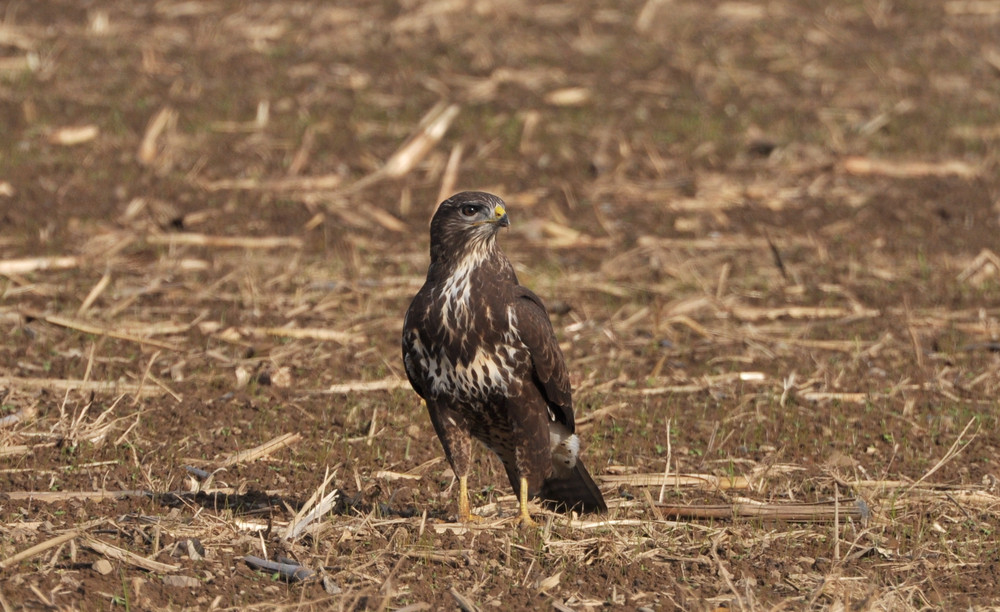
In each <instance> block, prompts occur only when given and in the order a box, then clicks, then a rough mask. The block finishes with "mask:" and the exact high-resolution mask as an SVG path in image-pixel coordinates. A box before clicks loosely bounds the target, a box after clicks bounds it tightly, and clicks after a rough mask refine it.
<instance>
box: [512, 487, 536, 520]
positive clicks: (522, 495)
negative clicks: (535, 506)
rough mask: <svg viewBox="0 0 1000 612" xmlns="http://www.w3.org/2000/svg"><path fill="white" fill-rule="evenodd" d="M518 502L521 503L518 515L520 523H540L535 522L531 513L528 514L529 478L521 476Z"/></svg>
mask: <svg viewBox="0 0 1000 612" xmlns="http://www.w3.org/2000/svg"><path fill="white" fill-rule="evenodd" d="M517 497H518V502H519V505H520V509H521V512H520V514H519V515H518V517H517V522H518V523H520V525H521V526H522V527H537V526H538V523H536V522H535V520H534V519H533V518H531V515H530V514H528V479H527V478H525V477H524V476H521V488H520V491H518V495H517Z"/></svg>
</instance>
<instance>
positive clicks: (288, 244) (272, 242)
mask: <svg viewBox="0 0 1000 612" xmlns="http://www.w3.org/2000/svg"><path fill="white" fill-rule="evenodd" d="M146 242H148V243H149V244H164V245H170V246H177V245H185V246H206V247H218V248H237V249H285V248H291V249H300V248H302V244H303V243H302V239H301V238H295V237H293V236H208V235H206V234H193V233H177V234H163V235H150V236H147V237H146Z"/></svg>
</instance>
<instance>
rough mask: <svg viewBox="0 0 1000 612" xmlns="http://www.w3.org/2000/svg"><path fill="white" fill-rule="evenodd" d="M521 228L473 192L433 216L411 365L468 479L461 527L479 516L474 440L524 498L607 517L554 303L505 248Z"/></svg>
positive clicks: (462, 486)
mask: <svg viewBox="0 0 1000 612" xmlns="http://www.w3.org/2000/svg"><path fill="white" fill-rule="evenodd" d="M509 224H510V222H509V220H508V217H507V212H506V210H505V208H504V203H503V201H502V200H501V199H500V198H498V197H497V196H495V195H492V194H489V193H481V192H473V191H467V192H463V193H459V194H457V195H454V196H452V197H451V198H448V199H447V200H445V201H444V202H442V203H441V204H440V206H438V209H437V211H436V212H435V213H434V217H433V219H432V220H431V263H430V267H429V269H428V271H427V280H426V282H425V283H424V285H423V287H421V289H420V291H419V292H418V293H417V295H416V296H415V297H414V298H413V302H412V303H411V304H410V307H409V309H408V310H407V311H406V318H405V320H404V322H403V362H404V364H405V366H406V375H407V377H408V378H409V379H410V384H411V385H413V388H414V390H416V392H417V393H418V394H419V395H420V396H421V397H422V398H423V399H424V401H425V402H426V404H427V410H428V412H429V413H430V417H431V423H432V424H433V425H434V430H435V431H436V432H437V435H438V438H439V439H440V440H441V445H442V446H443V447H444V453H445V456H446V457H447V458H448V461H449V462H450V463H451V467H452V470H453V471H454V473H455V475H456V476H457V477H458V479H459V498H458V520H459V521H461V522H469V521H472V520H475V519H476V518H477V517H475V516H473V515H472V514H471V512H470V511H469V489H468V471H469V460H470V455H471V451H472V438H475V439H477V440H479V441H480V442H482V443H483V444H485V445H486V447H487V448H489V449H490V450H492V451H493V452H494V453H496V454H497V455H498V456H499V457H500V460H501V462H503V466H504V469H505V470H506V471H507V478H508V479H509V480H510V484H511V487H513V489H514V492H515V493H516V494H517V497H518V501H519V505H520V514H519V521H520V522H521V523H522V524H525V525H531V524H534V522H533V521H532V519H531V516H530V514H529V513H528V499H529V498H531V497H537V498H540V499H541V501H542V502H543V503H544V504H546V505H547V506H549V507H552V508H554V509H557V510H562V511H568V510H576V511H583V512H606V511H607V506H606V505H605V503H604V498H603V497H602V496H601V491H600V489H598V488H597V485H596V484H594V481H593V479H592V478H591V477H590V474H589V473H588V472H587V469H586V468H585V467H584V465H583V462H582V461H581V460H580V457H579V453H580V440H579V438H578V437H577V436H576V434H575V433H574V422H573V399H572V389H571V388H570V382H569V375H568V373H567V371H566V363H565V361H564V360H563V355H562V351H561V350H560V349H559V344H558V343H557V341H556V337H555V333H554V332H553V330H552V324H551V322H550V321H549V315H548V312H547V311H546V310H545V306H544V305H543V304H542V301H541V300H540V299H539V298H538V296H536V295H535V294H534V293H532V292H531V291H529V290H528V289H527V288H525V287H523V286H521V285H519V284H518V282H517V276H516V275H515V274H514V268H513V266H511V264H510V261H509V260H508V259H507V257H506V256H505V255H504V254H503V252H502V251H501V250H500V248H499V247H498V246H497V243H496V237H497V233H498V232H499V231H500V228H503V227H507V226H508V225H509Z"/></svg>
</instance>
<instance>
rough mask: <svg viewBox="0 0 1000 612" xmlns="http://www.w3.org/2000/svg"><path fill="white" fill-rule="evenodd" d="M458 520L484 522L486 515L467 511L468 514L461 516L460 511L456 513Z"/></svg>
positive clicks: (462, 521) (460, 521) (461, 521)
mask: <svg viewBox="0 0 1000 612" xmlns="http://www.w3.org/2000/svg"><path fill="white" fill-rule="evenodd" d="M458 522H459V523H472V524H479V523H484V522H486V517H483V516H479V515H478V514H473V513H471V512H470V513H468V514H466V515H465V516H462V515H461V513H460V514H459V515H458Z"/></svg>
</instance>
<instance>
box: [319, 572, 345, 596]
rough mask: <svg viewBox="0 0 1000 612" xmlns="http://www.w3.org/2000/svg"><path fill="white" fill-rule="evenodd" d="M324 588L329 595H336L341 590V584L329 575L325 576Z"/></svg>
mask: <svg viewBox="0 0 1000 612" xmlns="http://www.w3.org/2000/svg"><path fill="white" fill-rule="evenodd" d="M323 590H324V591H326V593H327V595H336V594H337V593H340V592H341V588H340V586H338V585H337V583H336V582H334V581H333V578H330V577H329V576H323Z"/></svg>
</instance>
